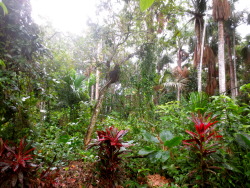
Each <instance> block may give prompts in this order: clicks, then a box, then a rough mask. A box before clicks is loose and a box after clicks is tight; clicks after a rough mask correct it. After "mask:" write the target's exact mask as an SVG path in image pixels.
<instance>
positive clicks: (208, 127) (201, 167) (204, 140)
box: [183, 114, 222, 187]
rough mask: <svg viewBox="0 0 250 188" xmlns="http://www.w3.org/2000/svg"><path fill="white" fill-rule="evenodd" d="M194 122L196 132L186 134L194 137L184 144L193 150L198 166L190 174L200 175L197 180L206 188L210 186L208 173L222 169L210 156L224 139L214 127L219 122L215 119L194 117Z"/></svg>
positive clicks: (184, 141)
mask: <svg viewBox="0 0 250 188" xmlns="http://www.w3.org/2000/svg"><path fill="white" fill-rule="evenodd" d="M192 121H193V122H194V123H195V124H194V126H195V130H196V131H195V132H192V131H189V130H186V132H187V133H188V134H189V135H190V136H191V137H192V138H191V139H188V140H183V144H185V145H186V147H187V148H188V149H189V150H191V152H192V153H193V154H194V155H195V157H194V159H195V163H197V160H198V165H197V167H196V169H195V170H193V171H192V172H190V174H198V175H197V177H196V179H197V180H198V183H200V184H201V186H202V187H205V184H210V183H209V182H208V181H207V179H208V178H207V175H208V173H213V174H216V173H215V172H214V169H220V168H219V167H217V166H214V165H213V163H214V161H213V160H212V158H209V156H210V155H211V154H212V153H215V152H216V151H217V149H218V145H219V142H218V140H219V139H220V138H221V137H222V136H221V135H219V134H218V131H216V130H215V129H214V127H213V125H214V124H215V123H217V121H214V118H213V119H211V118H210V116H202V115H200V114H199V115H198V116H194V115H192Z"/></svg>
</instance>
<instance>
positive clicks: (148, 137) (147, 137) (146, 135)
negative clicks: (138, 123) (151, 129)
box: [142, 131, 159, 143]
mask: <svg viewBox="0 0 250 188" xmlns="http://www.w3.org/2000/svg"><path fill="white" fill-rule="evenodd" d="M142 135H143V137H144V140H145V141H148V142H154V143H159V140H158V139H157V138H156V137H155V136H153V135H151V134H150V133H148V132H147V131H144V132H143V134H142Z"/></svg>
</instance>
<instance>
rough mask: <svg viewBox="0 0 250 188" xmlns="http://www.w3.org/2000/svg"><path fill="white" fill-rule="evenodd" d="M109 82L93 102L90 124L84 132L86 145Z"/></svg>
mask: <svg viewBox="0 0 250 188" xmlns="http://www.w3.org/2000/svg"><path fill="white" fill-rule="evenodd" d="M110 84H111V83H110V82H109V83H107V84H106V85H105V86H104V88H103V89H102V90H101V91H100V93H99V97H98V99H97V101H96V104H95V107H94V110H93V114H92V116H91V120H90V124H89V126H88V129H87V133H86V136H85V139H84V144H85V146H87V145H88V144H89V143H90V140H91V135H92V133H93V131H94V128H95V124H96V120H97V117H98V115H99V112H100V110H101V106H102V102H103V99H104V96H105V93H106V91H107V89H108V88H109V86H110Z"/></svg>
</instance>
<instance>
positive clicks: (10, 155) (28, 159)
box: [0, 138, 58, 187]
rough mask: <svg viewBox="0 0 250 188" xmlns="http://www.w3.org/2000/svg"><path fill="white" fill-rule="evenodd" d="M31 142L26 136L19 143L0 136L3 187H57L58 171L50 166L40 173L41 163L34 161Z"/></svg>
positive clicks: (0, 163) (1, 183)
mask: <svg viewBox="0 0 250 188" xmlns="http://www.w3.org/2000/svg"><path fill="white" fill-rule="evenodd" d="M34 149H35V148H31V146H30V144H28V143H26V141H25V138H23V139H21V140H20V143H19V145H12V146H11V145H9V143H8V142H7V141H3V139H2V138H0V170H1V174H0V186H1V187H17V186H20V187H39V186H42V187H55V186H56V185H57V182H56V180H55V179H56V177H57V176H58V174H57V172H56V171H50V170H49V168H48V169H47V170H45V171H42V172H41V173H39V170H40V165H37V164H35V163H33V161H32V160H33V157H34V155H33V154H32V151H34Z"/></svg>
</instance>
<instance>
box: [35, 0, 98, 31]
mask: <svg viewBox="0 0 250 188" xmlns="http://www.w3.org/2000/svg"><path fill="white" fill-rule="evenodd" d="M96 1H97V0H70V1H69V0H31V5H32V17H33V19H34V21H35V22H36V23H37V24H39V25H43V24H46V22H47V21H49V22H51V24H52V25H53V27H55V28H56V29H57V30H59V31H62V32H71V33H76V34H77V33H81V31H83V30H84V28H86V21H87V19H88V17H93V16H94V15H95V3H96Z"/></svg>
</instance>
